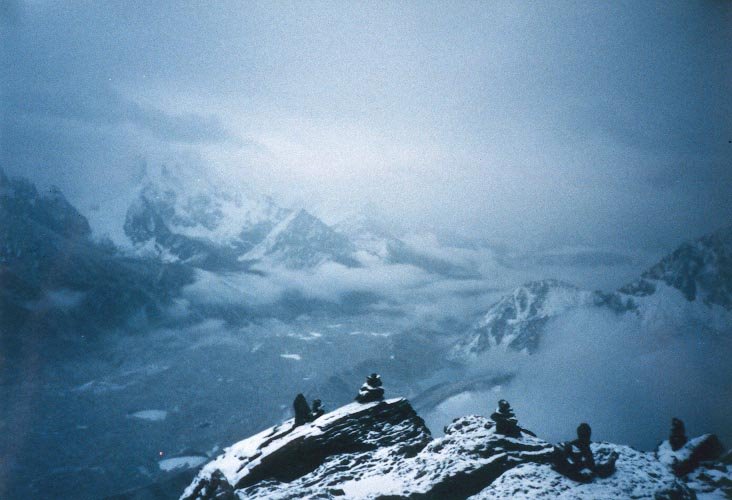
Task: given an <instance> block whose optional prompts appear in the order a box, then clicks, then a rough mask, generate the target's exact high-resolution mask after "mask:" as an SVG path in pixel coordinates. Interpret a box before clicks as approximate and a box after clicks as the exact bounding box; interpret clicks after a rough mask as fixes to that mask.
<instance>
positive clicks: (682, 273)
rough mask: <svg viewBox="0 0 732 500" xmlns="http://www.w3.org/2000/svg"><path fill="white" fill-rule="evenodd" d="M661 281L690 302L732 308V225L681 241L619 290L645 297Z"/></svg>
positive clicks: (654, 289) (653, 290)
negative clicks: (635, 279) (690, 239)
mask: <svg viewBox="0 0 732 500" xmlns="http://www.w3.org/2000/svg"><path fill="white" fill-rule="evenodd" d="M660 283H665V284H666V285H668V286H670V287H673V288H675V289H677V290H678V291H680V292H681V293H682V294H683V296H684V298H686V300H688V301H689V302H693V301H697V300H698V301H700V302H702V303H704V304H707V305H718V306H721V307H723V308H725V309H727V310H732V226H729V227H725V228H723V229H720V230H718V231H716V232H714V233H712V234H709V235H707V236H704V237H702V238H699V239H697V240H695V241H691V242H686V243H684V244H682V245H681V246H679V247H678V248H677V249H676V250H674V251H673V252H672V253H671V254H670V255H667V256H666V257H664V258H663V259H661V261H659V262H658V263H657V264H656V265H654V266H653V267H651V268H650V269H649V270H648V271H646V272H644V273H643V275H642V276H641V278H640V279H639V280H638V281H635V282H633V283H631V284H629V285H627V286H625V287H623V288H621V290H620V291H621V292H622V293H625V294H628V295H633V296H638V297H643V296H648V295H652V294H653V293H655V291H656V290H657V287H658V285H659V284H660Z"/></svg>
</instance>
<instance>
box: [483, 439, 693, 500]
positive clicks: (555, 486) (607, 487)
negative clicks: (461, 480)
mask: <svg viewBox="0 0 732 500" xmlns="http://www.w3.org/2000/svg"><path fill="white" fill-rule="evenodd" d="M591 448H592V452H593V454H594V455H595V457H596V458H597V459H598V460H599V461H604V460H607V459H608V458H609V457H610V456H611V454H612V453H613V452H615V453H617V454H618V456H619V458H618V461H617V463H616V467H617V470H616V472H615V473H614V474H613V475H611V476H610V477H607V478H604V479H595V480H594V481H592V482H589V483H579V482H576V481H573V480H571V479H569V478H567V477H565V476H563V475H561V474H559V473H558V472H556V471H555V470H554V469H552V468H551V467H550V466H548V465H543V464H537V463H530V462H526V463H522V464H519V465H517V466H516V467H515V468H513V469H511V470H509V471H507V472H506V473H505V474H502V475H501V476H500V477H499V478H498V479H496V481H494V482H493V483H491V485H490V486H488V487H487V488H485V489H484V490H483V491H481V492H480V493H479V494H477V495H475V496H473V497H470V498H471V500H488V499H496V498H502V499H522V500H528V499H541V498H543V499H552V500H553V499H577V500H579V499H584V498H606V499H612V498H618V499H619V498H646V499H649V500H650V499H658V500H660V499H668V500H671V499H677V500H683V499H694V498H696V496H695V494H694V493H693V492H692V490H691V489H690V488H689V487H688V486H687V485H686V484H684V483H683V482H682V481H679V480H678V479H677V478H676V477H675V476H674V474H673V473H672V472H671V471H670V470H669V469H668V468H667V467H666V466H664V465H663V464H662V463H660V462H659V461H658V460H656V458H655V456H654V455H653V453H646V452H642V451H638V450H634V449H633V448H630V447H628V446H619V445H614V444H609V443H593V444H592V445H591Z"/></svg>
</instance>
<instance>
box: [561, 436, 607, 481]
mask: <svg viewBox="0 0 732 500" xmlns="http://www.w3.org/2000/svg"><path fill="white" fill-rule="evenodd" d="M591 437H592V428H590V426H589V424H586V423H582V424H580V425H579V427H577V439H575V440H574V441H570V442H569V443H564V444H563V445H560V446H559V448H557V450H556V457H555V463H554V468H555V469H556V470H557V472H559V473H560V474H563V475H565V476H567V477H568V478H570V479H573V480H575V481H577V482H580V483H589V482H591V481H592V480H593V479H594V478H595V477H601V478H604V477H608V476H611V475H612V474H613V473H614V472H615V461H616V460H617V459H618V453H617V452H615V451H614V452H612V453H611V454H610V458H609V459H608V461H607V462H605V463H603V464H597V463H595V457H594V456H593V454H592V450H591V449H590V443H591V441H590V438H591Z"/></svg>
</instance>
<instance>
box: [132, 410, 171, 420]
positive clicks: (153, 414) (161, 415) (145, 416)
mask: <svg viewBox="0 0 732 500" xmlns="http://www.w3.org/2000/svg"><path fill="white" fill-rule="evenodd" d="M129 416H130V417H131V418H139V419H140V420H148V421H150V422H160V421H162V420H165V419H166V418H167V416H168V412H167V411H165V410H141V411H136V412H135V413H131V414H130V415H129Z"/></svg>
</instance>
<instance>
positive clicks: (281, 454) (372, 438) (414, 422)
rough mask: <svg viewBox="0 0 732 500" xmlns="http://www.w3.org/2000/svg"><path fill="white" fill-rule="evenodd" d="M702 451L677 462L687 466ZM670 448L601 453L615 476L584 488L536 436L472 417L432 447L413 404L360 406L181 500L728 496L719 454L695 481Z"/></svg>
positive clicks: (258, 440)
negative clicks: (613, 459) (507, 431)
mask: <svg viewBox="0 0 732 500" xmlns="http://www.w3.org/2000/svg"><path fill="white" fill-rule="evenodd" d="M701 440H702V441H703V442H708V441H709V438H708V437H702V439H701ZM698 441H699V440H698V439H697V440H693V439H692V440H691V441H690V442H689V443H688V444H687V447H689V449H686V448H684V449H682V450H679V451H678V452H674V453H676V454H677V455H678V456H679V457H681V458H682V459H683V457H685V456H687V455H691V454H692V453H693V450H692V449H691V448H692V447H694V446H697V447H698V445H699V443H698ZM664 446H665V447H666V448H667V447H668V446H667V443H665V444H663V445H661V448H660V449H659V451H657V452H655V453H654V452H642V451H638V450H635V449H633V448H630V447H628V446H622V445H615V444H610V443H593V444H592V452H593V453H594V455H595V456H596V458H597V460H598V461H603V460H605V459H606V458H607V457H608V456H610V455H612V454H613V453H617V454H618V456H619V458H618V460H617V469H616V471H615V473H614V474H612V475H611V476H610V477H607V478H595V479H594V480H592V481H591V482H589V483H579V482H575V481H573V480H571V479H569V478H567V477H564V476H562V475H561V474H559V473H558V472H556V471H555V470H554V468H553V464H554V463H555V462H554V461H555V458H556V454H557V448H556V447H555V446H554V445H552V444H550V443H548V442H546V441H544V440H542V439H540V438H537V437H534V436H532V435H530V433H528V432H522V433H521V435H520V436H518V437H509V436H505V435H502V434H499V433H498V432H497V430H496V426H495V422H494V421H493V420H492V419H489V418H486V417H482V416H477V415H471V416H465V417H460V418H457V419H455V420H454V421H453V422H452V423H451V424H449V425H448V426H446V427H445V429H444V436H443V437H439V438H436V439H433V438H432V436H431V433H430V431H429V430H428V429H427V427H425V425H424V421H423V420H422V419H421V418H420V417H419V416H418V415H417V414H416V412H415V411H414V410H413V409H412V407H411V405H410V404H409V402H408V401H407V400H405V399H401V398H399V399H389V400H385V401H377V402H372V403H367V404H360V403H352V404H349V405H346V406H344V407H341V408H339V409H337V410H335V411H333V412H331V413H327V414H325V415H323V416H321V417H320V418H318V419H316V420H315V421H313V422H310V423H307V424H304V425H301V426H297V427H296V426H295V425H294V421H293V420H289V421H286V422H284V423H282V424H281V425H278V426H275V427H272V428H270V429H267V430H265V431H263V432H261V433H259V434H257V435H255V436H252V437H250V438H248V439H245V440H243V441H240V442H239V443H236V444H234V445H233V446H231V447H229V448H227V449H226V450H225V453H224V454H223V455H221V456H219V457H218V458H216V459H215V460H213V461H212V462H210V463H208V464H207V465H205V466H204V467H203V469H202V470H201V471H200V472H199V473H198V476H197V477H196V478H195V479H194V481H193V482H192V483H191V484H190V485H189V486H188V488H187V489H186V490H185V492H184V493H183V495H182V497H181V498H182V499H191V500H192V499H213V498H217V499H226V498H258V499H265V498H266V499H296V498H298V499H299V498H349V499H350V498H359V499H376V498H379V499H387V498H388V499H398V498H405V499H406V498H409V499H417V498H429V499H438V498H439V499H465V498H474V499H488V498H527V499H528V498H577V499H579V498H639V499H640V498H648V499H656V498H668V499H671V498H674V499H692V498H698V497H699V495H700V497H701V498H704V495H720V496H719V498H724V496H723V495H725V494H727V495H729V494H730V491H729V484H731V481H732V475H731V474H730V469H729V467H728V465H725V464H724V463H723V462H722V461H720V459H719V456H720V450H719V449H717V448H719V447H718V446H717V447H714V450H711V449H710V450H706V448H705V451H706V452H711V455H710V453H707V454H706V455H704V456H703V457H702V458H703V459H705V460H704V461H699V462H698V463H695V464H694V470H693V471H687V470H684V471H679V470H678V467H677V466H675V465H674V464H676V463H677V461H675V460H674V457H672V456H671V453H670V452H669V451H668V450H666V448H665V447H664ZM707 448H710V447H707ZM697 455H698V453H697ZM674 456H676V455H674ZM709 477H713V478H714V480H711V479H709ZM700 478H701V479H700ZM725 488H726V489H725ZM714 498H717V497H714Z"/></svg>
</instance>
